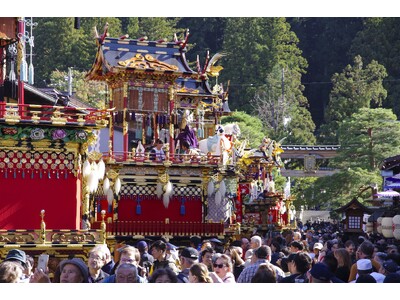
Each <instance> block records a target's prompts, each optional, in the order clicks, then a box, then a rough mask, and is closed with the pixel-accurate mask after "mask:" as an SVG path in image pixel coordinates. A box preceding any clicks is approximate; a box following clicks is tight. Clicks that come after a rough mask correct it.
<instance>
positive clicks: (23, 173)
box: [22, 170, 25, 179]
mask: <svg viewBox="0 0 400 300" xmlns="http://www.w3.org/2000/svg"><path fill="white" fill-rule="evenodd" d="M22 179H25V171H24V170H22Z"/></svg>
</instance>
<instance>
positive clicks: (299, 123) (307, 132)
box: [251, 65, 315, 144]
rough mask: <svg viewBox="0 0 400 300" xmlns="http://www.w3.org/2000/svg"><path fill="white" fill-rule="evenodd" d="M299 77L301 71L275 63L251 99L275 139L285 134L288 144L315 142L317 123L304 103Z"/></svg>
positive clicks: (270, 134) (255, 109)
mask: <svg viewBox="0 0 400 300" xmlns="http://www.w3.org/2000/svg"><path fill="white" fill-rule="evenodd" d="M298 77H299V73H298V72H292V71H291V70H287V71H285V69H280V68H279V66H278V65H277V66H275V67H274V68H273V70H272V72H271V73H270V74H268V75H267V78H266V84H265V85H263V86H262V87H261V88H259V89H258V90H257V91H256V95H255V97H254V98H253V99H252V100H251V103H252V105H253V107H254V111H255V112H257V114H258V116H259V118H260V119H261V120H262V121H263V124H264V126H265V127H266V128H267V132H268V135H269V136H270V137H271V138H272V139H275V140H280V139H282V138H283V137H285V138H286V140H285V143H288V144H314V143H315V137H314V134H313V131H314V129H315V125H314V123H313V121H312V119H311V114H310V113H309V111H308V110H307V109H306V107H305V106H306V105H307V100H306V99H305V98H304V96H302V94H301V92H300V91H301V89H299V86H298V84H299V82H300V79H299V78H298Z"/></svg>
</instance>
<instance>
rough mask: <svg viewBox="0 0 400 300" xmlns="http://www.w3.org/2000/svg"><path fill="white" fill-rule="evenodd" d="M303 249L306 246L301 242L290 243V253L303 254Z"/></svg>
mask: <svg viewBox="0 0 400 300" xmlns="http://www.w3.org/2000/svg"><path fill="white" fill-rule="evenodd" d="M303 249H304V246H303V244H302V243H301V242H299V241H293V242H291V243H290V252H291V253H298V252H302V251H303Z"/></svg>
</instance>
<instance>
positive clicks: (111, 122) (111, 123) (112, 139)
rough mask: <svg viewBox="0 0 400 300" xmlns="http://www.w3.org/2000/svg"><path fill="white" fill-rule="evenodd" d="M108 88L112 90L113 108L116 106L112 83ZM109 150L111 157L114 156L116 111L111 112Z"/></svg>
mask: <svg viewBox="0 0 400 300" xmlns="http://www.w3.org/2000/svg"><path fill="white" fill-rule="evenodd" d="M108 89H109V90H110V92H109V97H110V101H109V108H110V109H111V108H113V106H114V89H113V86H112V85H109V86H108ZM108 152H109V156H110V158H112V157H113V153H114V113H113V112H111V114H110V127H109V140H108Z"/></svg>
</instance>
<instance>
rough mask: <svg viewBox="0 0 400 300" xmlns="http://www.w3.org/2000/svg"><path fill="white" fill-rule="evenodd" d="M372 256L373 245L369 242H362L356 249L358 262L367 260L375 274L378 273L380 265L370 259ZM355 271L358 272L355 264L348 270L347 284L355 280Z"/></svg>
mask: <svg viewBox="0 0 400 300" xmlns="http://www.w3.org/2000/svg"><path fill="white" fill-rule="evenodd" d="M373 254H374V245H373V244H372V243H371V242H370V241H364V242H362V243H361V244H360V246H359V247H358V249H357V252H356V257H357V259H358V260H359V259H369V260H370V261H371V263H372V268H373V270H374V271H376V272H377V271H379V269H380V267H381V265H380V264H379V263H378V262H377V261H376V260H373V259H372V255H373ZM357 270H358V268H357V263H354V264H353V265H352V266H351V269H350V276H349V282H350V281H353V280H356V275H357Z"/></svg>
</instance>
